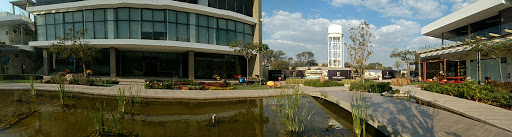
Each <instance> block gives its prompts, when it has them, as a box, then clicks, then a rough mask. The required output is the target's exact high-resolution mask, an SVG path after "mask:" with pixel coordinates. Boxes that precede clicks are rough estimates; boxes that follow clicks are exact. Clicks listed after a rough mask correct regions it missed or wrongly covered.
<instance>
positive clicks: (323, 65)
mask: <svg viewBox="0 0 512 137" xmlns="http://www.w3.org/2000/svg"><path fill="white" fill-rule="evenodd" d="M320 66H322V67H328V66H329V64H327V63H322V64H321V65H320Z"/></svg>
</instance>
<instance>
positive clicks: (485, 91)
mask: <svg viewBox="0 0 512 137" xmlns="http://www.w3.org/2000/svg"><path fill="white" fill-rule="evenodd" d="M420 87H421V89H423V90H426V91H430V92H436V93H440V94H445V95H450V96H455V97H459V98H465V99H469V100H473V101H477V102H482V103H486V104H489V105H493V106H497V107H502V108H506V109H510V108H511V107H512V93H510V92H506V91H504V90H501V89H498V88H495V87H493V86H492V85H477V84H475V83H474V82H467V83H464V84H439V83H429V84H426V85H423V86H420Z"/></svg>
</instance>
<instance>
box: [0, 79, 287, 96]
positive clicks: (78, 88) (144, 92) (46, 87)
mask: <svg viewBox="0 0 512 137" xmlns="http://www.w3.org/2000/svg"><path fill="white" fill-rule="evenodd" d="M57 86H58V85H57V84H39V83H38V84H35V87H36V90H37V91H56V90H57ZM119 88H125V89H130V88H131V89H132V90H130V91H126V94H127V95H130V93H132V92H133V93H135V91H136V90H139V89H140V91H141V92H140V93H141V94H140V96H141V97H143V98H152V99H172V100H215V99H241V98H259V97H270V96H277V95H279V94H280V90H278V89H275V90H166V89H144V85H143V83H139V82H137V83H131V82H121V83H120V84H119V85H116V86H113V87H99V86H83V85H69V89H70V92H72V93H81V94H91V95H106V96H116V95H117V90H118V89H119ZM0 90H10V91H16V90H30V84H27V83H5V84H0Z"/></svg>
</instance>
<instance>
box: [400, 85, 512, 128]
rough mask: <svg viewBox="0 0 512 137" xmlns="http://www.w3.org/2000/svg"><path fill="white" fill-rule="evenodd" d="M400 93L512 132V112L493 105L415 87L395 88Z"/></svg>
mask: <svg viewBox="0 0 512 137" xmlns="http://www.w3.org/2000/svg"><path fill="white" fill-rule="evenodd" d="M393 88H395V89H400V91H402V92H404V91H408V90H410V91H411V94H412V95H413V96H414V97H416V98H418V99H420V100H423V101H426V102H429V103H433V104H436V105H437V106H438V107H442V108H444V109H447V110H450V111H453V112H457V113H460V114H463V115H464V116H466V117H469V118H471V119H474V120H477V121H480V122H484V123H487V124H490V125H493V126H496V127H499V128H502V129H505V130H508V131H510V132H512V111H511V110H506V109H502V108H499V107H494V106H491V105H487V104H483V103H479V102H475V101H471V100H467V99H461V98H458V97H453V96H448V95H442V94H438V93H433V92H429V91H424V90H420V89H419V88H416V87H414V86H404V87H393Z"/></svg>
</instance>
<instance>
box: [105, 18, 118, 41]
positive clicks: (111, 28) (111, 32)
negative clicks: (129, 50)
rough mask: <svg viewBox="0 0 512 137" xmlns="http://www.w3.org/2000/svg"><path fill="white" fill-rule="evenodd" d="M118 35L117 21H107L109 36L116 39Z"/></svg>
mask: <svg viewBox="0 0 512 137" xmlns="http://www.w3.org/2000/svg"><path fill="white" fill-rule="evenodd" d="M115 37H116V23H115V22H114V21H107V38H108V39H114V38H115Z"/></svg>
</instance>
